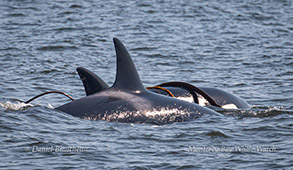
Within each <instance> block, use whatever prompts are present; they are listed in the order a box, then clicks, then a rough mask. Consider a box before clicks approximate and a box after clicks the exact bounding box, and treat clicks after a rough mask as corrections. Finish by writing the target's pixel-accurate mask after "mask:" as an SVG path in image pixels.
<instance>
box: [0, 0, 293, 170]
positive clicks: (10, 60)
mask: <svg viewBox="0 0 293 170" xmlns="http://www.w3.org/2000/svg"><path fill="white" fill-rule="evenodd" d="M292 4H293V2H292V1H291V0H280V1H279V0H256V1H255V0H248V1H188V0H186V1H183V0H180V1H167V0H152V1H151V0H143V1H138V0H137V1H126V0H123V1H118V0H109V1H99V0H87V1H60V0H52V1H45V0H39V1H28V0H24V1H21V0H11V1H10V0H1V1H0V87H1V88H0V94H1V95H0V104H1V106H2V107H0V114H1V116H0V168H3V169H51V168H56V169H68V168H77V169H214V168H219V169H220V168H228V169H291V168H292V167H293V157H292V154H293V133H292V132H293V106H292V103H293V90H292V87H293V43H292V42H293V5H292ZM113 37H118V38H119V39H120V40H121V41H122V42H123V43H124V44H125V45H126V47H127V48H128V49H129V52H130V54H131V55H132V57H133V60H134V62H135V65H136V67H137V70H138V72H139V74H140V76H141V79H142V81H143V83H144V85H145V86H150V85H155V84H159V83H162V82H166V81H170V80H177V81H186V82H189V83H192V84H194V85H197V86H205V87H217V88H220V89H223V90H226V91H229V92H232V93H234V94H236V95H239V96H241V97H242V98H244V99H245V100H247V102H248V103H249V104H250V105H251V106H252V109H250V110H238V111H225V112H222V114H224V115H225V116H223V117H217V116H204V117H201V118H198V119H195V120H192V121H188V122H183V123H182V122H180V123H179V122H178V123H173V124H166V125H160V126H157V125H150V124H127V123H115V122H105V121H90V120H83V119H79V118H76V117H72V116H70V115H67V114H65V113H61V112H57V111H54V110H52V109H50V107H48V104H50V105H52V106H54V107H56V106H59V105H61V104H63V103H65V102H68V99H66V98H64V97H63V96H60V95H50V96H46V97H43V98H41V99H39V100H36V101H34V102H33V104H34V105H35V107H32V108H29V109H25V110H17V108H15V107H17V106H19V105H20V104H19V103H18V101H19V100H22V101H25V100H27V99H29V98H30V97H32V96H34V95H36V94H39V93H41V92H45V91H49V90H61V91H64V92H67V93H69V94H71V95H72V96H73V97H74V98H80V97H82V96H84V95H85V93H84V90H83V86H82V84H81V81H80V80H79V77H78V75H77V74H76V72H75V69H76V67H78V66H83V67H86V68H88V69H89V70H92V71H94V72H95V73H96V74H98V75H99V76H101V77H102V78H103V79H104V80H105V81H106V82H107V83H108V84H110V85H111V84H112V83H113V81H114V78H115V63H116V61H115V51H114V47H113V43H112V38H113ZM9 104H11V106H8V105H9ZM7 108H9V109H7ZM13 108H14V109H16V110H13ZM40 148H47V150H44V149H43V150H41V149H40ZM52 148H53V149H52ZM58 148H59V149H58ZM60 148H62V149H60ZM50 149H51V150H50Z"/></svg>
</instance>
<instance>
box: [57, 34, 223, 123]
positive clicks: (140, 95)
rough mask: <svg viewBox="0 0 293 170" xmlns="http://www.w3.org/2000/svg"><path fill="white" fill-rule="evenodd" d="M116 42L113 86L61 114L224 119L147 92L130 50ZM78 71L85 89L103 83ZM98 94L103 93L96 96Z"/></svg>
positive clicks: (155, 120)
mask: <svg viewBox="0 0 293 170" xmlns="http://www.w3.org/2000/svg"><path fill="white" fill-rule="evenodd" d="M113 41H114V45H115V50H116V57H117V73H116V80H115V82H114V84H113V86H112V87H110V88H107V85H102V86H99V87H97V88H96V89H95V88H90V89H91V90H89V91H86V92H87V94H89V95H88V96H86V97H84V98H81V99H78V100H75V101H73V102H70V103H67V104H65V105H62V106H60V107H57V108H56V109H57V110H60V111H63V112H66V113H68V114H71V115H73V116H77V117H81V118H85V119H93V120H108V121H120V122H143V123H171V122H176V121H185V120H189V119H192V118H196V117H199V116H200V115H204V114H211V115H221V114H219V113H217V112H215V111H213V110H211V109H208V108H205V107H202V106H199V105H198V104H194V103H189V102H186V101H182V100H178V99H176V98H170V97H167V96H163V95H159V94H156V93H153V92H150V91H148V90H146V89H145V88H144V86H143V85H142V83H141V80H140V78H139V75H138V73H137V71H136V68H135V66H134V63H133V61H132V59H131V57H130V55H129V54H128V52H127V50H126V48H125V47H124V46H123V44H122V43H121V42H120V41H119V40H118V39H117V38H114V39H113ZM78 71H79V74H80V75H82V76H84V80H83V83H84V85H85V87H86V86H87V87H89V86H91V85H92V84H95V83H97V84H99V83H100V80H99V79H97V78H96V77H95V76H92V75H91V74H88V73H91V72H88V71H87V70H85V69H82V68H80V69H79V70H78ZM83 71H85V72H83ZM102 84H103V83H102ZM95 90H97V91H99V92H97V93H93V92H94V91H95Z"/></svg>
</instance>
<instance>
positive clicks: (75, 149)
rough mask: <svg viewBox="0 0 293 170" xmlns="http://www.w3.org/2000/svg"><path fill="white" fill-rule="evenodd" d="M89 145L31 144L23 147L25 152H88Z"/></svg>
mask: <svg viewBox="0 0 293 170" xmlns="http://www.w3.org/2000/svg"><path fill="white" fill-rule="evenodd" d="M89 150H90V148H89V147H80V146H69V147H64V146H42V147H40V146H33V147H27V148H25V151H26V152H88V151H89Z"/></svg>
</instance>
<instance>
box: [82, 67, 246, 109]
mask: <svg viewBox="0 0 293 170" xmlns="http://www.w3.org/2000/svg"><path fill="white" fill-rule="evenodd" d="M76 70H77V72H78V74H79V76H80V79H81V80H82V82H83V85H84V89H85V92H86V95H91V94H94V93H96V92H99V91H101V90H104V89H108V88H109V86H108V85H107V84H106V83H105V82H104V81H103V80H102V79H101V78H100V77H99V76H97V75H96V74H94V73H93V72H91V71H89V70H87V69H86V68H83V67H79V68H77V69H76ZM147 89H148V90H150V91H152V92H155V93H158V94H162V95H167V96H170V93H171V95H172V97H176V98H177V99H181V100H185V101H188V102H191V103H197V104H199V105H201V106H209V105H212V106H216V107H221V108H223V109H249V108H250V106H249V105H248V103H247V102H246V101H245V100H243V99H242V98H240V97H239V96H236V95H234V94H232V93H229V92H227V91H224V90H221V89H218V88H213V87H195V86H194V85H192V84H189V83H185V82H166V83H162V84H159V85H156V86H153V87H147Z"/></svg>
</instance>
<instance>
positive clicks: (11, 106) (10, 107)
mask: <svg viewBox="0 0 293 170" xmlns="http://www.w3.org/2000/svg"><path fill="white" fill-rule="evenodd" d="M0 107H3V108H5V109H8V110H24V109H27V108H30V107H33V105H32V104H26V103H23V102H15V103H11V102H10V101H7V102H5V103H1V102H0Z"/></svg>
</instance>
